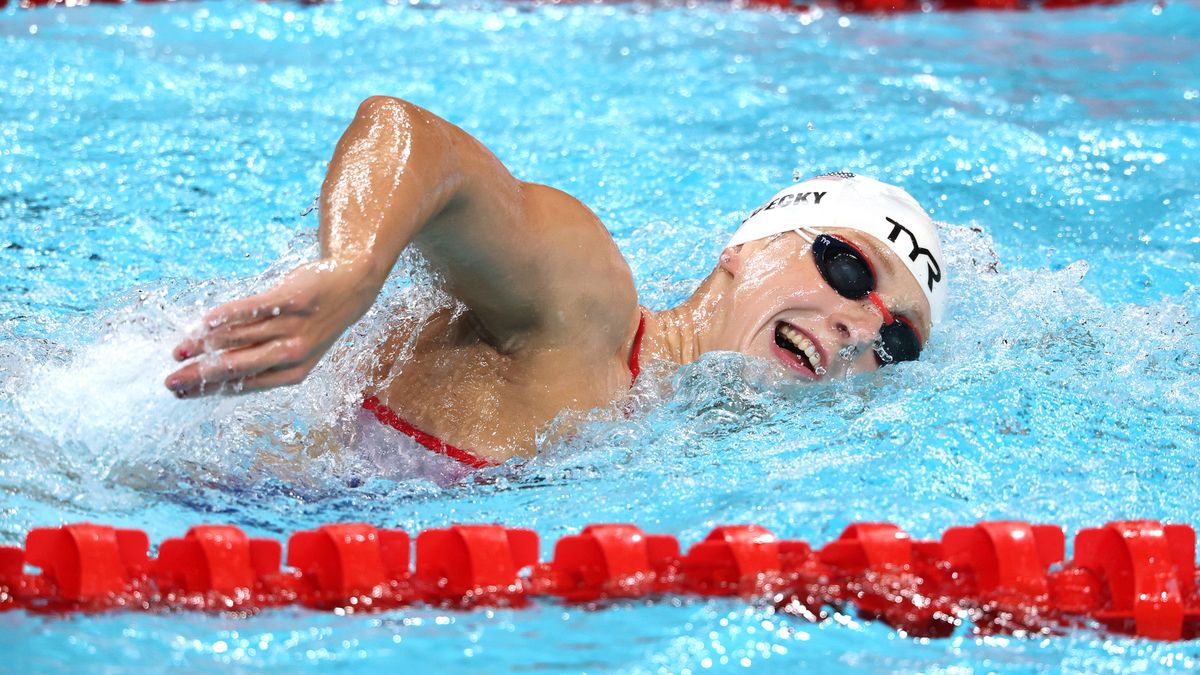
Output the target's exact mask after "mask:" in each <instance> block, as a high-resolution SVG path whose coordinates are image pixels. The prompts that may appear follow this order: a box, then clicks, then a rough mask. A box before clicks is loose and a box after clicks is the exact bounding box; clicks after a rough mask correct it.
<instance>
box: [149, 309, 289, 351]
mask: <svg viewBox="0 0 1200 675" xmlns="http://www.w3.org/2000/svg"><path fill="white" fill-rule="evenodd" d="M292 323H293V321H288V320H287V319H285V318H280V319H276V320H273V321H259V322H256V323H250V324H229V325H224V326H221V327H220V328H216V329H213V330H211V331H209V332H208V333H206V334H205V335H204V337H201V338H189V339H186V340H184V341H183V342H180V343H179V344H178V345H176V347H175V350H174V351H173V352H172V354H173V355H174V357H175V360H176V361H184V360H186V359H190V358H191V357H193V356H197V355H200V354H205V353H213V352H219V351H222V350H226V349H241V348H244V347H252V346H254V345H257V344H262V343H264V342H268V341H270V340H275V339H278V338H281V337H284V336H286V335H290V334H292V333H293V332H294V331H293V330H292V329H293V328H294V326H293V325H292Z"/></svg>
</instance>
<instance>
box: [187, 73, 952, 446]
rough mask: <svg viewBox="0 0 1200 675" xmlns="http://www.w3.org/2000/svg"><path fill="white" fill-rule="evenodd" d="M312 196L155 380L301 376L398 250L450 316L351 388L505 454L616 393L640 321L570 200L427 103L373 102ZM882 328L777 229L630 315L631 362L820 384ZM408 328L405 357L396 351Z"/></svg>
mask: <svg viewBox="0 0 1200 675" xmlns="http://www.w3.org/2000/svg"><path fill="white" fill-rule="evenodd" d="M321 205H322V208H321V211H320V216H321V223H320V237H321V250H322V254H321V259H320V260H318V261H315V262H312V263H308V264H305V265H302V266H300V267H298V268H296V269H295V270H293V272H292V273H290V274H289V275H288V276H287V277H286V278H285V279H284V281H282V282H281V283H279V284H278V285H276V286H275V287H273V288H271V289H269V290H267V291H265V292H263V293H261V294H258V295H254V296H251V297H248V298H243V299H239V300H234V301H232V302H229V303H226V304H224V305H221V306H219V307H217V308H215V309H213V310H212V311H210V312H209V313H208V314H207V315H206V316H205V317H204V320H205V326H206V330H205V333H204V334H203V335H201V336H200V337H198V338H196V339H188V340H184V341H183V342H181V343H180V344H179V345H178V346H177V347H176V348H175V350H174V355H175V357H176V359H177V360H179V361H182V362H184V364H183V365H182V366H181V367H180V368H179V369H178V370H176V371H175V372H173V373H171V374H170V375H169V376H168V377H167V379H166V382H165V384H166V386H167V388H168V389H170V390H171V391H172V392H174V393H175V395H176V396H179V397H192V396H200V395H206V394H212V393H217V392H233V391H256V390H261V389H266V388H271V387H276V386H284V385H288V384H294V383H297V382H300V381H301V380H303V379H304V377H305V376H306V375H307V374H308V373H309V372H310V371H311V370H312V368H313V367H314V366H315V365H316V364H317V362H318V361H319V360H320V358H321V357H322V356H323V355H324V353H325V352H326V351H327V350H328V349H329V347H330V346H331V345H332V344H333V343H334V341H335V340H336V339H337V338H338V337H339V336H340V335H341V334H342V333H343V332H344V331H345V330H346V328H348V327H349V326H350V325H351V324H352V323H354V322H355V321H357V320H358V319H359V318H360V317H361V316H362V315H363V314H364V313H365V312H366V310H367V309H368V308H369V307H370V306H371V304H372V303H373V302H374V300H375V298H376V296H377V295H378V293H379V291H380V288H381V287H382V285H383V282H384V280H385V279H386V277H387V275H388V273H389V272H390V270H391V268H392V266H393V265H394V264H395V262H396V259H397V257H398V256H399V255H400V252H401V251H402V250H403V249H404V248H406V247H407V246H415V247H417V248H418V249H419V250H420V252H421V253H422V254H423V255H424V257H425V258H426V259H428V261H429V263H430V264H431V265H432V266H433V267H434V268H435V269H436V270H437V271H438V272H439V273H440V275H441V276H442V277H443V278H444V280H445V284H446V290H447V291H448V292H449V293H450V294H451V295H452V296H453V297H454V298H456V299H457V300H458V301H459V302H460V303H461V305H462V307H463V309H464V311H461V312H453V311H450V310H446V311H442V312H439V313H437V314H435V315H434V316H433V317H432V318H431V319H430V320H429V321H427V322H424V323H415V322H410V323H408V324H407V325H406V326H404V327H402V328H400V329H398V330H397V331H396V332H395V333H394V334H392V335H391V336H389V338H388V339H387V340H386V341H385V342H384V344H382V345H380V347H379V350H378V355H379V359H378V364H377V367H376V369H375V371H374V373H372V375H373V377H372V380H373V382H374V385H373V390H372V391H368V392H364V394H375V395H378V396H379V397H380V398H381V399H382V400H383V402H384V403H385V404H387V405H388V406H389V407H391V408H393V409H395V410H396V411H397V412H398V413H399V414H400V415H402V416H403V417H405V418H406V419H407V420H408V421H409V422H411V423H412V424H414V425H416V426H417V427H418V428H421V429H423V430H425V431H427V432H429V433H432V434H434V435H436V436H438V437H440V438H442V439H443V440H445V441H447V442H449V443H451V444H454V445H457V446H459V447H462V448H467V449H470V450H471V451H473V452H475V453H476V454H478V455H479V456H482V457H485V458H488V459H492V460H496V461H502V460H504V459H507V458H509V457H512V456H514V455H529V454H532V453H533V452H534V451H535V447H534V435H535V433H536V432H537V431H538V430H539V429H540V428H542V427H543V426H544V425H545V424H546V422H548V421H549V420H551V419H553V418H554V417H555V416H557V415H558V414H559V413H560V412H562V411H564V410H588V409H591V408H595V407H599V406H604V405H607V404H609V403H611V402H612V401H614V400H617V399H619V398H620V397H621V396H622V395H623V394H624V392H625V391H626V390H627V388H628V386H629V383H630V373H629V371H628V368H627V364H628V362H629V356H630V351H631V344H632V341H633V336H634V332H635V331H636V329H637V326H638V322H639V318H640V317H641V310H640V309H639V307H638V302H637V294H636V291H635V289H634V282H633V278H632V274H631V272H630V269H629V266H628V264H627V263H626V261H625V260H624V258H623V257H622V256H621V254H620V252H619V251H618V249H617V247H616V245H615V244H614V242H613V240H612V237H611V236H610V235H609V234H608V231H607V230H606V229H605V228H604V226H603V224H602V223H601V222H600V220H599V219H598V218H597V217H596V215H595V214H594V213H592V211H591V210H590V209H588V208H587V207H586V206H585V205H584V204H582V203H581V202H579V201H578V200H577V199H575V198H574V197H571V196H570V195H568V194H566V193H564V192H561V191H558V190H555V189H553V188H550V187H547V186H543V185H537V184H532V183H526V182H522V181H520V180H518V179H516V178H514V177H513V176H512V175H511V174H510V173H509V172H508V170H507V169H506V168H505V167H504V166H503V165H502V164H501V163H500V162H499V161H498V160H497V159H496V158H495V156H494V155H492V153H490V152H489V151H488V150H487V149H486V148H485V147H484V146H483V145H482V144H480V143H479V142H478V141H476V140H475V139H474V138H472V137H470V136H469V135H468V134H466V133H465V132H464V131H462V130H461V129H459V128H458V127H455V126H454V125H452V124H450V123H449V122H446V121H445V120H442V119H440V118H438V117H436V116H435V115H433V114H432V113H429V112H428V111H426V110H423V109H421V108H419V107H417V106H414V105H412V104H410V103H407V102H404V101H401V100H399V99H393V98H386V97H373V98H371V99H368V100H367V101H365V102H364V103H363V104H362V106H360V108H359V110H358V114H357V115H356V117H355V119H354V121H353V122H352V123H351V124H350V126H349V127H348V128H347V130H346V132H345V133H344V134H343V136H342V138H341V139H340V140H339V142H338V145H337V148H336V149H335V152H334V156H333V159H332V160H331V162H330V164H329V169H328V172H327V174H326V178H325V181H324V183H323V185H322V190H321ZM839 235H840V236H844V237H845V238H846V239H848V240H851V241H854V242H855V243H856V244H857V245H859V246H860V248H862V249H863V250H864V252H866V253H867V254H868V256H869V257H871V258H872V262H873V264H874V266H875V269H876V270H877V272H878V274H879V286H878V290H879V295H880V297H881V298H882V299H883V300H884V302H885V303H886V305H887V306H888V307H889V309H891V310H892V311H894V312H897V313H903V314H905V315H907V316H909V317H910V318H911V319H912V320H913V322H914V323H915V324H916V325H917V326H918V327H920V328H921V333H922V335H924V336H927V335H928V331H929V320H928V316H929V309H928V305H927V303H926V301H925V299H924V296H923V295H922V294H921V292H920V289H919V287H918V286H917V283H916V280H915V279H913V278H912V277H911V275H908V274H907V272H905V271H904V268H903V266H902V265H900V264H899V261H898V260H896V259H895V258H894V254H893V253H891V252H890V251H888V250H887V249H885V248H884V247H882V246H879V245H877V244H874V243H873V242H872V241H871V240H870V239H869V237H866V236H864V235H861V234H858V233H853V232H842V233H839ZM889 256H891V258H890V259H889ZM880 323H881V314H880V311H879V309H878V308H876V307H875V306H874V305H873V304H871V303H870V302H868V301H866V300H848V299H846V298H842V297H841V296H839V295H838V294H837V293H835V292H834V291H833V290H832V289H830V288H829V287H828V285H827V284H826V283H825V282H824V280H823V279H822V278H821V276H820V273H819V272H818V271H817V268H816V265H815V263H814V261H813V257H812V255H811V253H810V252H809V244H808V242H806V241H804V240H803V239H802V238H801V237H799V236H798V235H796V234H794V233H788V234H785V235H781V236H778V237H772V238H769V239H764V240H759V241H754V242H749V243H747V244H744V245H741V246H737V247H732V248H730V249H727V250H726V251H724V252H723V253H722V255H721V257H720V260H719V262H718V264H717V265H716V267H715V268H714V269H713V270H712V272H711V273H710V274H709V275H708V277H707V278H706V279H705V280H704V281H703V282H702V283H701V285H700V287H699V288H698V289H697V290H696V292H695V293H694V294H693V295H692V297H690V298H689V299H688V300H687V301H685V302H684V303H682V304H681V305H679V306H678V307H674V308H672V309H669V310H665V311H662V312H658V313H655V314H650V313H648V312H647V313H646V331H645V336H644V338H643V347H642V359H644V360H645V359H652V358H657V359H666V360H670V361H673V362H675V363H678V364H684V363H688V362H691V361H693V360H695V359H696V358H698V357H699V356H700V355H701V354H703V353H705V352H708V351H714V350H729V351H738V352H742V353H744V354H749V355H752V356H758V357H763V358H767V359H771V360H773V361H774V362H776V363H778V364H779V365H780V367H781V368H784V369H786V371H787V372H789V373H792V374H794V375H795V376H796V377H807V378H809V379H823V378H827V377H837V376H842V375H845V374H847V373H851V372H863V371H869V370H873V369H874V368H875V367H876V365H877V364H876V361H875V358H874V356H873V353H872V351H871V348H870V347H871V345H872V344H873V342H874V341H875V338H876V337H877V336H878V332H879V326H880ZM781 326H787V327H788V330H789V331H794V332H793V333H792V334H793V335H795V334H797V333H796V332H798V333H799V334H801V335H803V336H805V337H806V339H807V340H809V341H810V342H811V343H813V344H814V345H815V346H816V347H817V349H818V351H819V352H820V354H821V357H820V358H821V360H822V363H821V364H820V366H819V367H818V368H815V369H814V368H812V367H810V365H811V364H809V363H808V362H807V361H806V358H807V357H801V358H797V354H796V353H794V351H789V350H788V349H785V348H783V347H782V346H781V345H780V339H779V337H778V330H779V329H780V327H781ZM410 338H413V339H414V340H415V342H414V343H413V344H414V345H415V346H414V349H413V350H412V353H411V355H410V357H409V358H407V359H404V360H398V359H397V358H396V355H397V354H398V353H399V352H400V345H403V344H405V343H406V341H408V340H409V339H410ZM200 354H209V355H210V357H209V358H204V359H198V358H196V357H197V356H198V355H200ZM213 356H215V358H213ZM843 356H844V357H849V358H841V357H843ZM822 371H823V372H822Z"/></svg>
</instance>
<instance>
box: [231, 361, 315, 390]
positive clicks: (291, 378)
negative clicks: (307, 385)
mask: <svg viewBox="0 0 1200 675" xmlns="http://www.w3.org/2000/svg"><path fill="white" fill-rule="evenodd" d="M313 365H315V362H314V363H313V364H309V363H302V364H300V365H299V366H293V367H291V368H283V369H280V370H268V371H266V372H264V373H259V374H258V375H254V376H253V377H247V378H245V379H244V380H241V381H240V382H236V383H234V385H233V388H234V391H235V392H236V393H239V394H244V393H250V392H252V391H262V390H264V389H273V388H275V387H285V386H287V385H291V384H299V383H301V382H303V381H304V378H305V377H308V373H309V371H311V370H312V367H313Z"/></svg>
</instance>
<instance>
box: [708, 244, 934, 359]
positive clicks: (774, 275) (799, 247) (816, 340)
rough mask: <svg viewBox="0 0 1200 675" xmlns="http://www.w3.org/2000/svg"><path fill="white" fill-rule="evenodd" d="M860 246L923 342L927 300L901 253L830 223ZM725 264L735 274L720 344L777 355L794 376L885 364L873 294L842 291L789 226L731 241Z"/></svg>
mask: <svg viewBox="0 0 1200 675" xmlns="http://www.w3.org/2000/svg"><path fill="white" fill-rule="evenodd" d="M824 232H825V233H826V234H831V235H834V236H836V237H838V238H840V239H842V240H844V241H846V242H849V243H850V244H852V245H854V246H855V247H857V248H858V249H859V250H860V251H861V252H862V253H863V254H864V255H865V256H866V257H867V258H868V259H869V260H870V263H871V265H872V267H873V268H874V272H875V277H876V285H875V290H876V294H877V295H878V297H879V299H880V300H881V301H882V302H883V304H884V306H885V307H886V308H887V309H888V310H889V311H890V312H891V313H892V314H893V315H894V316H895V317H896V318H897V319H901V318H903V319H905V320H907V321H909V322H910V323H911V324H912V325H913V326H914V327H915V328H916V332H917V335H918V337H919V338H920V340H921V344H922V345H924V342H925V341H926V340H927V339H928V337H929V331H930V327H931V325H930V311H929V302H928V300H926V298H925V295H924V293H922V292H921V288H920V286H918V284H917V280H916V279H914V278H913V276H912V275H911V274H910V273H909V272H908V271H907V269H906V268H905V266H904V264H903V263H902V262H901V260H900V259H899V258H897V257H896V254H895V253H893V252H892V251H891V250H889V249H887V248H886V247H884V246H882V245H881V244H879V243H878V242H876V241H875V240H874V239H873V238H872V237H870V236H868V235H866V234H863V233H861V232H858V231H855V230H840V229H828V230H824ZM721 271H722V272H724V273H726V274H729V275H730V276H731V277H732V281H733V284H732V291H731V293H730V294H729V296H728V297H727V298H726V302H727V304H726V306H725V309H726V311H725V312H723V318H724V319H725V320H724V321H723V322H722V324H723V325H720V326H715V327H714V328H716V330H715V331H714V333H715V334H714V338H715V340H716V342H718V343H719V344H718V345H716V348H718V349H728V350H732V351H737V352H741V353H743V354H748V355H751V356H757V357H762V358H766V359H769V360H771V361H774V362H775V363H777V364H779V365H780V366H781V367H783V368H784V369H785V370H786V371H787V372H789V373H792V374H793V375H795V376H796V377H799V378H806V379H811V380H824V379H828V378H831V377H841V376H845V375H849V374H853V373H861V372H868V371H873V370H875V369H877V368H879V367H880V365H881V359H880V356H879V354H878V352H877V351H876V346H877V344H878V341H879V334H880V328H881V327H882V326H883V323H884V319H883V313H882V312H881V310H880V309H879V308H878V307H877V306H876V305H875V304H874V303H872V302H871V300H869V299H867V298H862V299H857V300H855V299H850V298H846V297H843V296H842V295H840V294H838V293H837V291H835V290H833V288H832V287H830V285H829V283H828V282H827V281H826V280H825V278H824V277H822V275H821V272H820V270H819V269H818V267H817V263H816V260H815V258H814V257H813V253H812V244H811V242H809V241H806V240H805V239H804V238H803V237H801V236H800V235H798V234H796V233H794V232H789V233H786V234H782V235H779V236H776V237H769V238H766V239H760V240H757V241H752V242H749V243H746V244H744V245H742V246H740V247H733V248H730V249H727V250H726V251H725V253H724V254H723V256H722V262H721Z"/></svg>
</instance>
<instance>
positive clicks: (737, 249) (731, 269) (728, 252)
mask: <svg viewBox="0 0 1200 675" xmlns="http://www.w3.org/2000/svg"><path fill="white" fill-rule="evenodd" d="M743 258H744V256H743V255H742V244H738V245H737V246H730V247H729V248H727V249H725V250H724V251H721V259H720V261H719V262H718V263H717V269H719V270H721V271H723V272H725V273H726V274H728V275H729V276H731V277H736V276H740V275H741V273H742V262H743Z"/></svg>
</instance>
